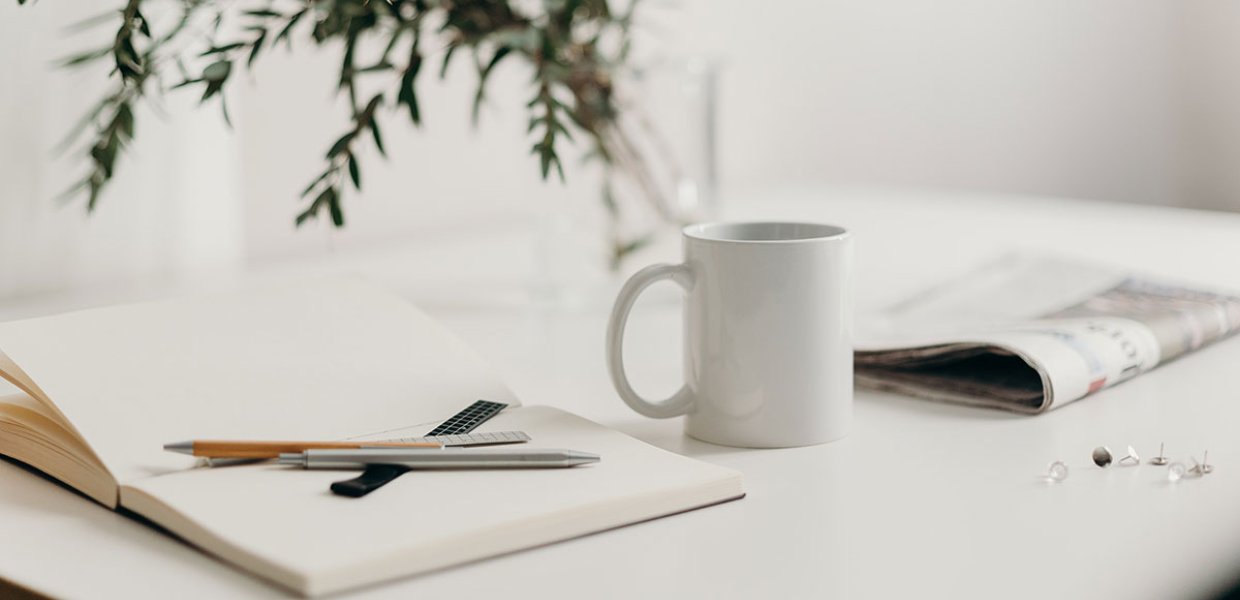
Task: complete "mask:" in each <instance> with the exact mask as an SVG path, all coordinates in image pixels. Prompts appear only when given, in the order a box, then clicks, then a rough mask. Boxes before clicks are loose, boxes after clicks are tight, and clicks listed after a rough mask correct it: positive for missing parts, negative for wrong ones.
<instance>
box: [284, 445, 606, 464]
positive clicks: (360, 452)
mask: <svg viewBox="0 0 1240 600" xmlns="http://www.w3.org/2000/svg"><path fill="white" fill-rule="evenodd" d="M598 461H599V456H598V455H597V454H589V453H587V452H577V451H574V450H482V449H465V448H443V449H434V448H428V449H421V448H418V449H411V448H361V449H347V450H306V451H304V452H293V453H285V454H281V455H280V459H279V463H280V464H282V465H295V466H298V467H305V468H309V469H314V468H319V469H356V468H360V467H365V466H368V465H395V466H401V467H409V468H411V469H546V468H558V467H573V466H577V465H585V464H590V463H596V462H598Z"/></svg>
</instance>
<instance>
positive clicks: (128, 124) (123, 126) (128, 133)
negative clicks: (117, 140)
mask: <svg viewBox="0 0 1240 600" xmlns="http://www.w3.org/2000/svg"><path fill="white" fill-rule="evenodd" d="M113 123H115V124H116V129H117V131H118V132H119V133H120V134H121V136H122V137H124V138H125V139H129V140H131V139H133V131H134V120H133V109H132V108H130V107H129V105H128V104H121V105H120V106H117V107H116V117H114V118H113Z"/></svg>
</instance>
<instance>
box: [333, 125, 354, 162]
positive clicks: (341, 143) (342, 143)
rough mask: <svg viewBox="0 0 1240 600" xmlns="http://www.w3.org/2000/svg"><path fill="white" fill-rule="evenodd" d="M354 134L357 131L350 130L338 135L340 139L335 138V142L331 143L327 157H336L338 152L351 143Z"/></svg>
mask: <svg viewBox="0 0 1240 600" xmlns="http://www.w3.org/2000/svg"><path fill="white" fill-rule="evenodd" d="M356 135H357V132H354V131H350V132H349V133H346V134H344V135H342V136H340V139H338V140H336V143H334V144H332V147H331V149H329V150H328V151H327V158H328V159H329V160H330V159H333V158H336V156H337V155H338V154H340V153H341V152H344V151H345V150H346V149H348V147H349V144H351V143H353V138H354V137H355V136H356Z"/></svg>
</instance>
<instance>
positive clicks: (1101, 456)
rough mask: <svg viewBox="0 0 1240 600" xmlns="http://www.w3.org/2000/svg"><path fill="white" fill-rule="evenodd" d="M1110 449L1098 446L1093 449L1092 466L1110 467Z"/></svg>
mask: <svg viewBox="0 0 1240 600" xmlns="http://www.w3.org/2000/svg"><path fill="white" fill-rule="evenodd" d="M1111 459H1112V457H1111V449H1110V448H1107V447H1106V446H1098V447H1097V448H1094V464H1095V465H1098V466H1099V467H1108V466H1110V465H1111Z"/></svg>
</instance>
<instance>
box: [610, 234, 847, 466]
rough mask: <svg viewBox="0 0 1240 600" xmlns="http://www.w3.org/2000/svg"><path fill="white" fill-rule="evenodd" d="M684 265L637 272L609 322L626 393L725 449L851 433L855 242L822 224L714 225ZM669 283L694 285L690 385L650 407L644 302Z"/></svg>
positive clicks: (642, 409)
mask: <svg viewBox="0 0 1240 600" xmlns="http://www.w3.org/2000/svg"><path fill="white" fill-rule="evenodd" d="M682 235H683V241H684V255H685V262H683V263H681V264H678V265H669V264H658V265H652V266H649V267H646V268H645V269H642V270H641V271H638V272H637V273H636V274H634V275H633V277H632V278H630V279H629V280H628V282H626V283H625V284H624V287H623V288H621V290H620V294H619V296H618V297H617V298H616V304H615V306H614V307H613V308H612V313H611V319H610V322H609V324H608V329H607V364H608V368H609V370H610V372H611V379H612V383H613V384H614V385H615V387H616V391H617V392H618V393H619V394H620V398H621V399H623V400H624V402H625V403H626V404H628V405H629V407H631V408H632V409H633V410H635V411H637V412H638V413H641V414H643V415H646V416H648V417H655V418H668V417H675V416H679V415H687V418H686V420H685V432H686V433H688V434H689V435H690V436H692V437H695V438H697V439H700V440H703V441H707V442H712V443H716V444H722V445H726V446H741V447H749V448H781V447H791V446H807V445H812V444H821V443H824V442H830V441H833V440H837V439H840V438H842V437H844V436H845V435H846V434H847V433H848V430H849V427H850V426H851V424H852V409H853V407H852V401H853V399H852V394H853V368H852V367H853V354H852V353H853V349H852V313H853V309H852V237H851V236H850V235H849V233H848V232H847V231H846V230H845V229H843V228H841V227H836V226H833V225H822V224H816V223H706V224H699V225H690V226H688V227H685V228H684V230H683V232H682ZM663 279H670V280H672V281H674V282H676V283H677V284H678V285H680V286H681V287H682V288H683V289H684V291H685V304H684V332H683V335H684V341H685V343H684V348H685V363H684V376H685V383H684V385H683V386H682V387H681V388H680V390H679V391H677V392H676V393H675V394H674V395H673V396H672V397H671V398H668V399H666V400H663V401H661V402H651V401H649V400H647V399H645V398H643V397H641V396H640V395H638V394H637V392H635V391H634V390H633V387H632V385H631V384H630V383H629V380H628V377H627V375H626V374H625V370H624V359H623V345H624V328H625V324H626V322H627V321H628V317H629V311H630V310H631V309H632V307H633V303H634V302H635V301H636V300H637V297H638V296H639V295H640V294H641V292H642V291H643V290H645V289H646V288H647V287H648V286H650V285H651V284H653V283H655V282H657V281H660V280H663Z"/></svg>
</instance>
